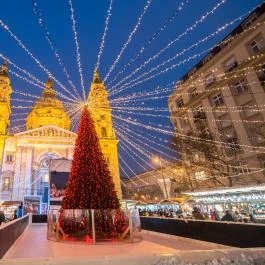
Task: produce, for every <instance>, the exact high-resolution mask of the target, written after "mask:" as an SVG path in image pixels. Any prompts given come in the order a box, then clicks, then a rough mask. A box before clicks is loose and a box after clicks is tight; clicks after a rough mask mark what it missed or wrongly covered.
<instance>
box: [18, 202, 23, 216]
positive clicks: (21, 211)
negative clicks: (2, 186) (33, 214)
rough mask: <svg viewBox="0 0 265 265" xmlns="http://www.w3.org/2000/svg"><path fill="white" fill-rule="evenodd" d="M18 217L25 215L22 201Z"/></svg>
mask: <svg viewBox="0 0 265 265" xmlns="http://www.w3.org/2000/svg"><path fill="white" fill-rule="evenodd" d="M17 216H18V218H20V217H22V216H23V203H22V202H21V203H20V205H19V206H18V213H17Z"/></svg>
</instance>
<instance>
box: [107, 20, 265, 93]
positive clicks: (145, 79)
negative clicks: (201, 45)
mask: <svg viewBox="0 0 265 265" xmlns="http://www.w3.org/2000/svg"><path fill="white" fill-rule="evenodd" d="M263 23H265V21H264V22H263ZM232 38H234V37H231V38H229V39H227V40H225V41H223V43H228V42H230V41H231V39H232ZM219 45H220V44H219ZM214 47H216V45H214V46H212V47H210V48H208V49H206V50H203V51H201V52H198V53H196V54H194V55H192V56H189V57H188V58H185V59H184V60H182V61H179V62H178V63H175V64H172V65H171V66H168V67H166V68H165V69H164V70H161V71H159V72H157V73H155V74H153V75H150V76H149V77H147V78H144V79H142V80H140V81H138V82H135V81H137V80H139V79H140V78H142V77H144V76H146V75H147V74H149V73H151V72H153V71H154V70H156V69H158V68H160V65H162V64H163V62H162V63H161V64H160V65H158V66H156V67H154V68H152V69H151V70H150V71H148V72H146V73H144V74H142V75H141V76H139V77H137V78H135V79H133V80H131V81H129V82H127V83H125V84H123V85H122V86H121V87H120V88H119V89H117V90H114V92H112V93H110V94H113V95H115V94H117V93H120V92H121V91H124V90H125V89H128V88H131V87H134V86H136V85H139V84H141V83H143V82H146V81H148V80H150V79H153V78H155V77H156V76H158V75H161V74H164V73H166V72H168V71H169V70H172V69H174V68H176V67H179V66H180V65H182V64H185V63H188V62H189V61H191V60H194V59H196V58H198V57H200V56H202V55H203V54H205V53H207V52H209V51H211V50H213V49H214ZM263 56H264V55H263V54H261V55H256V56H250V57H249V58H248V59H247V61H249V60H254V59H255V58H256V57H263ZM223 75H224V74H223ZM133 82H134V83H133ZM131 83H133V84H131ZM130 84H131V85H130Z"/></svg>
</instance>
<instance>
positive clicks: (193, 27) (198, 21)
mask: <svg viewBox="0 0 265 265" xmlns="http://www.w3.org/2000/svg"><path fill="white" fill-rule="evenodd" d="M225 2H226V0H221V1H219V2H218V3H217V5H215V6H214V7H213V8H212V9H211V11H207V12H206V13H205V14H204V15H202V16H201V18H200V19H199V20H196V21H195V23H194V24H193V25H192V26H191V27H189V28H187V29H186V30H185V31H184V32H183V33H182V34H179V35H178V37H177V38H176V39H174V40H173V41H170V42H169V43H168V44H167V45H166V46H165V47H164V48H163V49H160V50H159V52H158V53H156V54H155V55H154V56H152V57H150V58H149V59H147V60H146V61H145V62H144V63H143V64H142V65H141V66H140V67H138V68H137V69H136V70H134V71H133V72H134V74H135V73H137V72H138V71H139V70H141V69H142V68H143V67H146V65H148V64H149V63H150V62H152V61H153V60H155V59H157V58H158V57H159V56H160V55H161V54H162V53H164V52H165V51H166V50H167V49H169V48H170V47H171V46H172V45H173V44H174V43H176V42H177V41H178V40H180V39H181V38H182V37H183V36H186V35H187V34H188V33H189V32H191V31H192V30H194V29H195V28H196V27H197V26H198V25H199V24H200V23H202V22H203V21H204V20H205V19H206V18H207V17H208V16H209V15H212V14H214V12H215V11H216V10H217V9H218V8H219V7H220V6H221V5H222V4H224V3H225Z"/></svg>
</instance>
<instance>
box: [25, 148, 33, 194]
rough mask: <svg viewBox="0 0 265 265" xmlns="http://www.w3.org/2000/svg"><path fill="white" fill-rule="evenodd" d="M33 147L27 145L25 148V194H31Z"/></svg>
mask: <svg viewBox="0 0 265 265" xmlns="http://www.w3.org/2000/svg"><path fill="white" fill-rule="evenodd" d="M33 150H34V148H33V147H31V146H29V147H27V148H26V167H25V180H24V181H25V195H31V189H32V187H31V184H32V175H31V172H32V155H33Z"/></svg>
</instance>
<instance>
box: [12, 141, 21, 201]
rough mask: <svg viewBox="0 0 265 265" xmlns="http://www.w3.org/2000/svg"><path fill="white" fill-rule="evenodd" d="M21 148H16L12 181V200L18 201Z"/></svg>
mask: <svg viewBox="0 0 265 265" xmlns="http://www.w3.org/2000/svg"><path fill="white" fill-rule="evenodd" d="M22 150H23V147H22V146H18V147H17V152H16V161H15V172H14V180H13V190H12V200H19V188H20V183H19V180H20V174H21V159H22Z"/></svg>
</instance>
